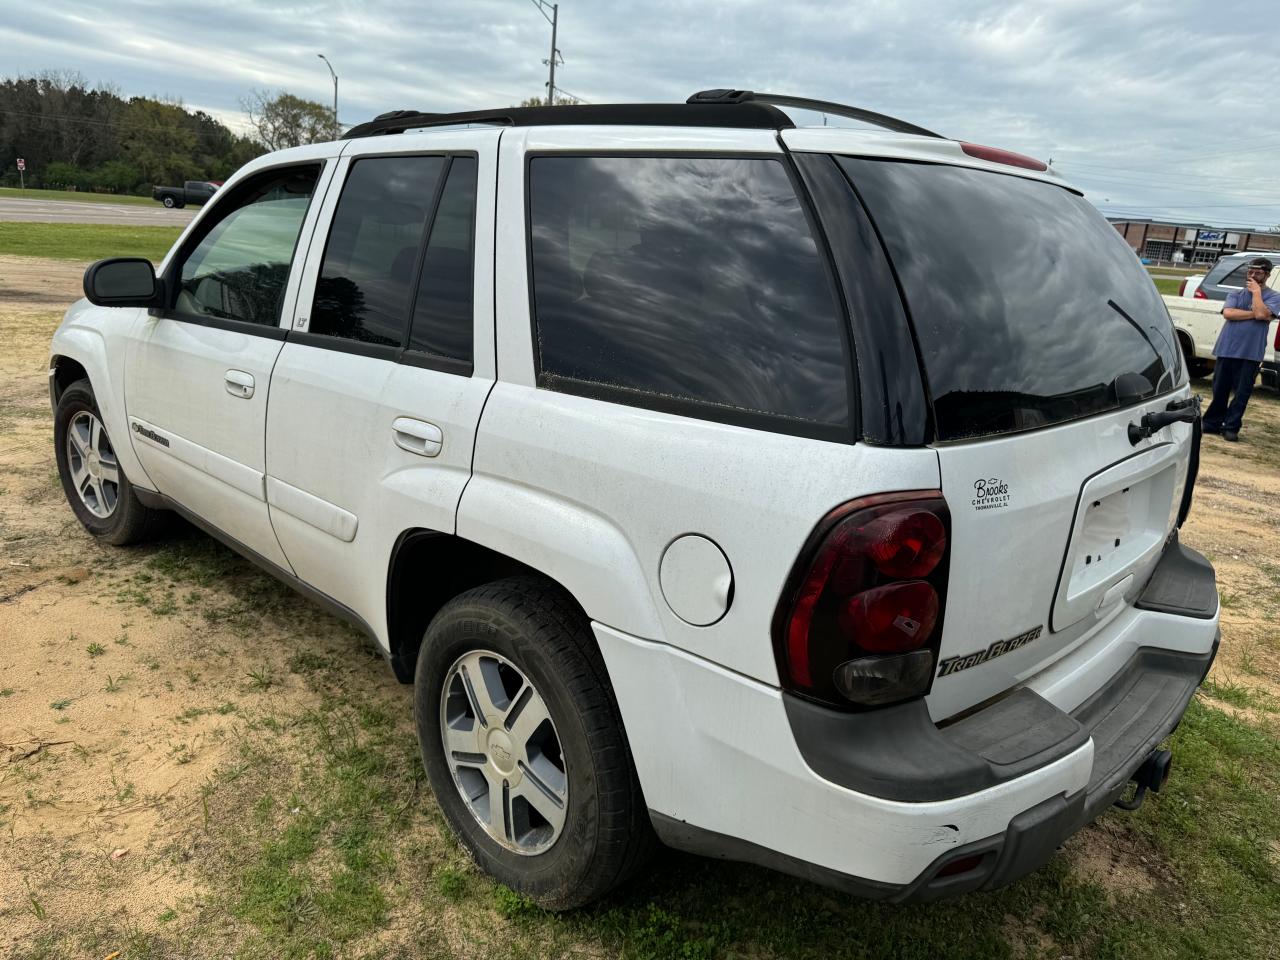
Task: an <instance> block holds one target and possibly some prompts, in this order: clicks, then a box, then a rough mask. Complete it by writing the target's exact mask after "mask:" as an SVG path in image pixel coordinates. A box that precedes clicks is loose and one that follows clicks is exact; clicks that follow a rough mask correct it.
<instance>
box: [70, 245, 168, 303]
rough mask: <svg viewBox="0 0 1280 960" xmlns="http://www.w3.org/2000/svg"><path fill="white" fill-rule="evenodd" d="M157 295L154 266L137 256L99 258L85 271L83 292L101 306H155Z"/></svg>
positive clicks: (157, 285)
mask: <svg viewBox="0 0 1280 960" xmlns="http://www.w3.org/2000/svg"><path fill="white" fill-rule="evenodd" d="M159 294H160V284H159V283H158V282H157V281H156V271H155V268H154V267H153V266H151V261H150V260H143V259H141V258H140V257H113V258H112V259H110V260H99V261H98V262H97V263H95V264H92V265H91V266H90V267H89V269H88V270H86V271H85V272H84V295H85V297H87V298H88V300H89V302H90V303H94V304H97V305H98V306H100V307H154V306H156V305H157V304H158V302H159V299H160V297H159Z"/></svg>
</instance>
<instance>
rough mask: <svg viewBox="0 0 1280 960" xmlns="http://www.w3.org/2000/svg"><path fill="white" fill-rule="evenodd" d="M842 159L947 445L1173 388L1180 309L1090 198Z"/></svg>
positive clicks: (970, 174) (973, 175) (1032, 183)
mask: <svg viewBox="0 0 1280 960" xmlns="http://www.w3.org/2000/svg"><path fill="white" fill-rule="evenodd" d="M839 162H840V165H841V167H843V168H844V170H845V172H846V174H847V175H848V177H849V179H850V180H852V181H853V184H854V186H856V187H857V188H858V191H859V193H860V194H861V195H862V198H863V200H864V201H865V202H866V204H867V208H868V210H869V212H870V214H871V217H872V219H873V220H874V221H875V223H876V226H877V227H878V228H879V230H880V231H881V233H882V234H883V236H884V240H885V243H886V245H887V247H888V250H889V254H890V256H891V257H892V259H893V262H894V266H895V267H896V269H897V271H898V277H899V279H900V280H901V283H902V288H903V291H904V293H905V295H906V300H907V305H908V307H909V308H910V311H911V321H912V324H913V326H914V327H915V332H916V338H917V340H918V342H919V343H920V349H921V353H922V356H923V359H924V366H925V372H926V374H927V375H928V383H929V391H930V393H931V394H932V400H933V406H934V417H935V420H936V423H937V431H938V438H939V439H940V440H959V439H964V438H967V437H976V436H983V435H987V434H997V433H1011V432H1015V431H1018V430H1030V429H1034V428H1036V427H1042V426H1046V425H1049V424H1053V423H1062V422H1065V421H1068V420H1074V419H1078V418H1081V417H1087V416H1092V415H1094V414H1097V413H1101V412H1103V411H1106V410H1110V409H1114V408H1116V407H1119V406H1123V405H1126V404H1128V403H1132V402H1134V391H1135V389H1137V390H1138V392H1139V393H1140V395H1141V397H1142V398H1147V397H1150V396H1154V395H1156V394H1158V393H1162V392H1164V391H1166V390H1169V389H1170V388H1171V387H1173V386H1174V384H1175V379H1176V378H1177V377H1178V375H1179V373H1180V370H1181V367H1180V353H1179V351H1178V349H1177V347H1176V345H1175V344H1176V341H1175V339H1174V332H1173V325H1172V323H1171V322H1170V320H1169V312H1168V310H1166V309H1165V306H1164V302H1163V301H1162V300H1161V299H1160V294H1159V292H1158V291H1157V290H1156V288H1155V287H1154V286H1153V285H1152V283H1151V278H1150V277H1149V276H1147V273H1146V271H1145V270H1143V269H1142V265H1141V264H1140V263H1139V262H1138V258H1137V257H1135V256H1134V254H1133V250H1132V249H1131V248H1130V247H1129V245H1128V244H1127V243H1126V242H1125V241H1124V240H1123V239H1122V238H1121V236H1120V234H1119V233H1117V232H1116V230H1115V228H1114V227H1112V226H1111V225H1110V224H1109V223H1107V221H1106V220H1104V219H1103V218H1102V216H1101V215H1100V214H1099V213H1098V211H1097V210H1095V209H1094V208H1093V206H1092V205H1091V204H1090V203H1089V202H1088V201H1087V200H1085V199H1084V198H1083V197H1081V196H1079V195H1078V194H1075V193H1072V192H1071V191H1069V190H1067V189H1065V188H1063V187H1059V186H1055V185H1053V184H1049V183H1044V182H1041V181H1037V180H1032V179H1029V178H1026V177H1019V176H1013V175H1008V174H999V173H991V172H987V171H983V170H973V169H965V168H962V167H951V166H945V165H941V164H927V163H903V162H898V161H885V160H864V159H852V158H847V157H846V158H841V159H840V161H839ZM1110 304H1114V305H1115V306H1112V305H1110ZM1117 307H1118V308H1119V309H1116V308H1117ZM1122 378H1123V379H1122Z"/></svg>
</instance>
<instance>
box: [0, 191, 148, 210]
mask: <svg viewBox="0 0 1280 960" xmlns="http://www.w3.org/2000/svg"><path fill="white" fill-rule="evenodd" d="M0 197H5V198H8V197H13V198H25V199H27V200H77V201H79V202H81V203H135V204H147V205H149V206H155V205H156V201H155V200H152V199H151V198H150V197H132V196H129V195H128V194H125V193H90V192H88V191H83V192H82V191H79V190H32V189H27V190H20V189H18V188H17V187H0Z"/></svg>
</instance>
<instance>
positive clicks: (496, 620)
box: [414, 576, 657, 910]
mask: <svg viewBox="0 0 1280 960" xmlns="http://www.w3.org/2000/svg"><path fill="white" fill-rule="evenodd" d="M474 650H488V651H490V652H493V653H497V654H499V655H501V656H502V657H505V658H506V659H507V660H509V661H510V662H511V663H512V664H514V665H515V666H516V667H517V668H518V669H519V670H521V671H522V672H524V674H525V675H526V676H527V677H528V679H529V681H530V682H531V683H532V684H533V686H534V687H535V688H536V690H537V692H538V693H539V694H540V695H541V696H542V698H543V700H544V701H545V703H546V706H547V709H548V711H549V713H550V716H551V721H552V723H553V724H554V725H555V732H556V734H557V735H558V737H559V742H560V747H561V751H562V755H563V758H564V762H565V769H566V774H567V782H568V791H569V793H568V796H569V800H568V804H567V809H566V813H565V822H564V827H563V829H562V831H561V833H560V835H559V837H558V838H557V839H556V840H555V842H554V843H553V844H552V845H551V846H550V847H549V848H548V849H547V850H545V851H544V852H542V853H536V854H532V855H526V854H520V853H516V852H513V851H512V850H508V849H506V848H505V847H503V846H502V845H501V844H499V843H498V842H497V841H496V840H494V839H493V838H492V837H490V836H489V835H488V833H486V832H485V830H484V828H483V827H482V826H481V825H480V824H479V823H478V822H477V820H476V818H475V817H474V816H473V815H472V814H471V811H470V810H469V809H468V807H467V805H466V802H465V801H464V800H463V799H462V796H461V795H460V793H459V790H458V786H457V784H456V782H455V780H454V778H453V773H452V771H451V770H450V767H449V765H448V763H447V762H446V760H445V756H444V745H443V743H442V740H441V730H440V715H441V697H442V695H443V693H444V690H443V685H444V682H445V679H446V677H447V675H448V672H449V670H450V668H451V666H452V665H453V664H454V663H455V662H456V661H457V660H458V658H459V657H461V656H463V655H464V654H466V653H468V652H470V651H474ZM414 717H415V720H416V723H417V729H418V742H419V745H420V747H421V750H422V760H423V765H424V766H425V767H426V771H427V776H428V778H429V779H430V781H431V786H432V789H433V790H434V791H435V795H436V799H437V801H438V802H439V804H440V807H441V809H442V810H443V812H444V815H445V817H446V819H447V820H448V822H449V825H450V827H451V828H452V829H453V832H454V833H455V834H456V835H457V837H458V839H459V840H460V841H461V842H462V845H463V846H464V847H466V849H467V851H468V852H469V853H470V854H471V856H472V858H473V859H474V860H475V862H476V864H477V865H478V866H479V867H480V868H481V869H482V870H484V871H485V872H487V873H489V874H490V875H492V876H493V877H495V878H496V879H498V880H499V881H501V882H502V883H504V884H506V885H507V886H508V887H510V888H511V889H513V890H515V891H517V892H519V893H521V894H524V895H525V896H527V897H529V898H530V899H532V900H533V901H534V902H536V903H537V904H538V905H539V906H542V907H544V908H546V909H549V910H568V909H572V908H574V907H579V906H582V905H583V904H586V903H590V902H591V901H593V900H596V899H598V898H599V897H602V896H604V895H605V894H606V893H608V892H609V891H610V890H612V889H614V888H615V887H617V886H618V885H619V884H621V883H623V882H625V881H626V880H627V879H628V878H630V877H631V876H632V875H633V874H634V873H635V872H636V871H637V870H638V869H639V868H640V867H641V866H642V865H643V864H644V863H645V862H646V861H647V860H648V858H649V856H650V855H651V854H652V852H653V851H654V849H656V846H657V841H656V838H655V836H654V833H653V827H652V825H651V824H650V822H649V813H648V809H647V808H646V806H645V802H644V796H643V795H642V793H641V791H640V782H639V779H638V778H637V776H636V772H635V767H634V765H633V764H632V760H631V751H630V748H629V747H628V745H627V740H626V735H625V733H624V731H623V728H622V720H621V717H620V715H619V713H618V707H617V702H616V700H615V699H614V696H613V690H612V688H611V687H610V685H609V680H608V676H607V674H606V671H605V666H604V661H603V660H602V659H601V657H600V652H599V650H598V649H597V648H596V645H595V641H594V639H593V638H592V636H591V632H590V627H589V625H588V623H587V621H586V619H585V618H584V617H583V615H582V613H581V611H580V610H579V609H578V608H577V606H576V605H575V604H574V603H573V601H572V600H571V599H570V598H569V597H567V596H566V595H565V594H564V593H563V592H562V591H561V590H560V589H559V588H558V587H556V586H555V585H554V584H550V583H548V582H547V581H544V580H542V579H540V578H537V577H532V576H529V577H513V578H510V579H507V580H499V581H496V582H494V583H490V584H486V585H484V586H481V587H477V588H475V589H473V590H468V591H467V592H465V593H462V594H460V595H458V596H457V597H455V598H453V599H452V600H451V601H449V603H447V604H445V606H444V607H443V608H442V609H441V610H440V612H439V613H438V614H437V615H436V616H435V618H434V619H433V620H432V621H431V625H430V626H429V627H428V628H427V631H426V636H425V637H424V639H423V643H422V647H421V649H420V650H419V652H418V664H417V671H416V674H415V677H414Z"/></svg>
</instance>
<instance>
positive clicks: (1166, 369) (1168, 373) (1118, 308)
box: [1107, 300, 1173, 393]
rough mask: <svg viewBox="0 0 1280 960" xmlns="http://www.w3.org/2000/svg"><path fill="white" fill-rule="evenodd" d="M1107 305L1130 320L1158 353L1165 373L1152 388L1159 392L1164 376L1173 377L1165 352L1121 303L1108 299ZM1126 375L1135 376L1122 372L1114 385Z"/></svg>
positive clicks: (1152, 350)
mask: <svg viewBox="0 0 1280 960" xmlns="http://www.w3.org/2000/svg"><path fill="white" fill-rule="evenodd" d="M1107 306H1108V307H1110V308H1111V309H1112V310H1114V311H1115V312H1116V313H1118V314H1120V316H1122V317H1124V318H1125V320H1127V321H1129V325H1130V326H1131V327H1133V329H1135V330H1137V331H1138V336H1140V337H1142V339H1143V340H1145V341H1146V342H1147V346H1148V347H1150V348H1151V352H1152V353H1154V354H1155V355H1156V359H1157V360H1159V361H1160V363H1161V364H1162V365H1164V373H1162V374H1160V382H1159V383H1157V384H1156V385H1155V387H1154V388H1153V390H1152V392H1153V393H1159V392H1160V384H1162V383H1164V378H1165V377H1170V378H1172V377H1173V368H1172V367H1170V366H1168V365H1165V363H1164V356H1163V354H1161V353H1160V351H1159V349H1157V348H1156V345H1155V343H1154V342H1153V341H1152V339H1151V338H1150V337H1149V336H1147V331H1146V330H1144V329H1143V327H1142V324H1140V323H1138V321H1137V320H1135V319H1133V317H1131V316H1129V314H1127V313H1125V311H1124V308H1123V307H1121V306H1120V304H1118V303H1116V302H1115V301H1114V300H1108V301H1107ZM1156 332H1157V333H1159V328H1157V329H1156ZM1166 345H1167V346H1169V348H1170V349H1171V350H1172V347H1173V345H1172V344H1169V343H1167V342H1166ZM1126 376H1133V374H1123V373H1122V374H1121V375H1120V376H1119V377H1116V379H1115V380H1114V381H1112V385H1113V386H1115V385H1116V384H1118V383H1119V381H1120V378H1121V377H1126ZM1139 376H1140V375H1139ZM1143 379H1144V380H1145V379H1146V378H1145V377H1144V378H1143Z"/></svg>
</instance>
